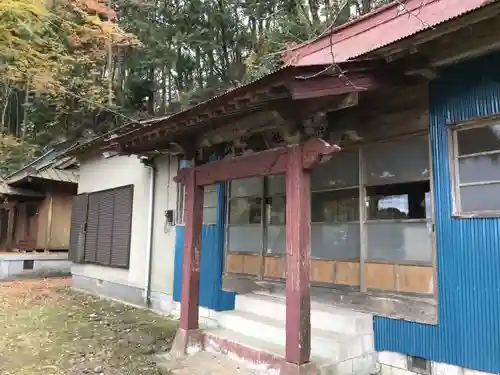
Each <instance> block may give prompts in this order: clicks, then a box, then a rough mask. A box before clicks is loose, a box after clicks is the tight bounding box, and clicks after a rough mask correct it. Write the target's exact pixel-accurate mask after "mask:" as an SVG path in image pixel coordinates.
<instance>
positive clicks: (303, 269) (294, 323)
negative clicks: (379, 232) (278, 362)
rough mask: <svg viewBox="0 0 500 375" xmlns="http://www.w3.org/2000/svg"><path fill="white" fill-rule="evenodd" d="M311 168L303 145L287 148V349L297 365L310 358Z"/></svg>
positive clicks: (289, 359)
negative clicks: (304, 157)
mask: <svg viewBox="0 0 500 375" xmlns="http://www.w3.org/2000/svg"><path fill="white" fill-rule="evenodd" d="M309 186H310V172H309V171H308V170H305V169H304V168H303V152H302V148H301V147H300V146H292V147H290V148H289V150H288V157H287V167H286V269H287V277H286V353H285V359H286V361H287V362H291V363H294V364H297V365H302V364H305V363H307V362H309V357H310V354H311V317H310V306H311V299H310V288H309V273H310V263H311V245H310V235H311V234H310V232H311V219H310V217H311V207H310V189H309Z"/></svg>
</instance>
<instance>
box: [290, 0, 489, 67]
mask: <svg viewBox="0 0 500 375" xmlns="http://www.w3.org/2000/svg"><path fill="white" fill-rule="evenodd" d="M496 1H497V0H493V1H492V0H406V1H405V0H398V1H393V2H392V3H391V4H388V5H386V6H384V7H382V8H380V9H378V10H376V11H373V12H370V13H368V14H366V15H365V16H363V17H360V18H358V19H356V20H354V21H351V22H349V23H347V24H345V25H342V26H340V27H337V28H335V29H333V30H332V31H331V33H326V34H325V35H324V36H322V37H320V38H318V39H316V40H313V41H311V42H310V43H307V44H305V45H303V46H300V47H296V48H295V49H292V50H291V51H287V52H286V53H285V58H284V60H285V62H286V63H287V64H290V65H296V66H303V65H315V64H331V63H332V53H331V52H333V55H334V56H335V61H336V62H342V61H346V60H348V59H351V58H353V57H357V56H360V55H363V54H365V53H367V52H370V51H373V50H376V49H379V48H381V47H384V46H387V45H389V44H391V43H394V42H396V41H398V40H401V39H404V38H407V37H409V36H411V35H413V34H416V33H418V32H420V31H423V30H426V29H430V28H432V27H434V26H436V25H439V24H441V23H443V22H446V21H449V20H451V19H453V18H456V17H459V16H461V15H464V14H466V13H469V12H471V11H473V10H476V9H479V8H481V7H482V6H484V5H486V4H490V3H493V2H496ZM403 4H404V5H403ZM330 44H332V46H333V47H332V48H330Z"/></svg>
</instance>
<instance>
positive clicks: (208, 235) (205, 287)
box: [173, 163, 235, 311]
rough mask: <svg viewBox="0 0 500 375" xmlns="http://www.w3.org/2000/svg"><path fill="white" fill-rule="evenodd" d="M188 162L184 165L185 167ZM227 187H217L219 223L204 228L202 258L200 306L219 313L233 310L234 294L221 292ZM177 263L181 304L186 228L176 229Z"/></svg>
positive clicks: (177, 295)
mask: <svg viewBox="0 0 500 375" xmlns="http://www.w3.org/2000/svg"><path fill="white" fill-rule="evenodd" d="M184 165H185V163H181V167H183V166H184ZM224 207H225V194H224V184H219V185H217V218H216V219H217V224H214V225H205V224H204V225H203V227H202V230H201V256H200V258H201V259H200V298H199V304H200V306H203V307H207V308H209V309H212V310H216V311H223V310H232V309H234V298H235V295H234V293H231V292H225V291H223V290H222V267H223V262H224V223H225V210H224ZM175 238H176V240H175V263H174V297H173V298H174V301H177V302H180V301H181V294H182V259H183V251H182V249H183V247H184V226H181V225H178V226H177V227H176V236H175Z"/></svg>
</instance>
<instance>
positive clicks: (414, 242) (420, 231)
mask: <svg viewBox="0 0 500 375" xmlns="http://www.w3.org/2000/svg"><path fill="white" fill-rule="evenodd" d="M366 238H367V258H368V260H375V261H377V260H378V261H388V262H394V263H397V262H415V263H428V264H432V232H431V227H430V225H428V223H404V222H403V223H394V222H387V223H384V222H379V223H367V224H366Z"/></svg>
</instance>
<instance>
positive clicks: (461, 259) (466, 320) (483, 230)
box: [375, 54, 500, 373]
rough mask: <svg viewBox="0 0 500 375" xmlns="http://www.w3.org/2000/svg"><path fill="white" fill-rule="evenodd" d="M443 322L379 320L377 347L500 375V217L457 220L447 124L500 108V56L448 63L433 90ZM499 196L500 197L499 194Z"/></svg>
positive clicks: (439, 290) (434, 165)
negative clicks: (454, 208)
mask: <svg viewBox="0 0 500 375" xmlns="http://www.w3.org/2000/svg"><path fill="white" fill-rule="evenodd" d="M430 90H431V92H430V100H431V102H430V133H431V134H430V135H431V143H432V156H433V158H432V159H433V160H432V163H433V168H434V189H435V191H434V197H435V215H436V240H437V262H438V324H437V326H431V325H424V324H417V323H411V322H406V321H398V320H392V319H386V318H376V319H375V346H376V349H377V350H379V351H382V350H388V351H393V352H400V353H406V354H409V355H415V356H419V357H423V358H426V359H429V360H433V361H439V362H445V363H450V364H455V365H458V366H462V367H466V368H472V369H477V370H482V371H487V372H493V373H497V372H500V219H453V218H452V217H451V213H452V201H451V178H450V170H449V160H448V133H447V125H448V124H451V123H456V122H460V121H464V120H469V119H472V118H474V117H478V116H489V115H493V114H498V113H500V54H492V55H488V56H485V57H482V58H480V59H476V60H474V61H470V62H466V63H463V64H460V65H457V66H454V67H451V68H448V69H447V70H446V71H445V72H443V74H442V75H441V78H440V79H439V80H437V81H436V82H433V83H432V85H431V88H430ZM499 199H500V197H499Z"/></svg>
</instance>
